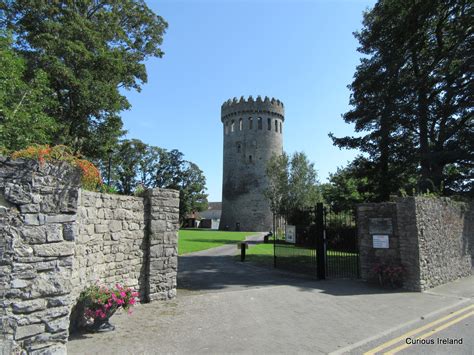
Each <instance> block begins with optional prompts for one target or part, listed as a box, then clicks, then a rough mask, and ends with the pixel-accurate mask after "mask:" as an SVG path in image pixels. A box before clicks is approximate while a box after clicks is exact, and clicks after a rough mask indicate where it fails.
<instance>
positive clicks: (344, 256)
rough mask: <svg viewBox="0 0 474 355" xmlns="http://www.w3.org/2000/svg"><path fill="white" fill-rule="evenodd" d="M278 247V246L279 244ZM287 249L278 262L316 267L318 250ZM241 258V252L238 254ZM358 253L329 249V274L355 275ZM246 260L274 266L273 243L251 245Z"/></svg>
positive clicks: (301, 266) (299, 267)
mask: <svg viewBox="0 0 474 355" xmlns="http://www.w3.org/2000/svg"><path fill="white" fill-rule="evenodd" d="M277 248H278V246H277ZM284 248H288V249H287V250H286V251H285V250H284V249H280V253H281V255H280V256H279V257H278V258H277V264H278V263H279V264H280V265H281V266H282V267H284V268H286V267H288V269H293V268H294V269H308V270H309V271H311V270H314V271H315V270H316V269H315V267H316V266H315V260H316V259H315V254H316V251H315V250H312V251H310V250H309V249H306V248H298V247H295V246H293V245H285V246H284ZM236 258H240V253H239V254H238V255H237V256H236ZM357 258H358V256H357V254H355V253H349V252H341V251H332V250H329V251H328V254H327V268H328V270H327V272H328V276H353V275H356V274H357ZM245 260H246V261H250V262H253V263H256V264H260V265H266V266H273V244H272V243H269V244H258V245H256V246H253V247H250V248H249V249H248V250H247V252H246V257H245Z"/></svg>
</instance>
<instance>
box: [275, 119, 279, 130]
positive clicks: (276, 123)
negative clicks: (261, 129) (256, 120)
mask: <svg viewBox="0 0 474 355" xmlns="http://www.w3.org/2000/svg"><path fill="white" fill-rule="evenodd" d="M275 132H278V121H277V120H275Z"/></svg>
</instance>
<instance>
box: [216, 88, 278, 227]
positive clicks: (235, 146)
mask: <svg viewBox="0 0 474 355" xmlns="http://www.w3.org/2000/svg"><path fill="white" fill-rule="evenodd" d="M284 119H285V114H284V106H283V103H282V102H281V101H280V100H276V99H273V98H272V99H269V98H268V97H265V99H262V98H261V97H260V96H258V97H257V99H253V98H252V96H250V97H249V98H248V99H245V98H244V97H241V98H240V100H238V99H236V98H234V99H233V100H228V101H226V102H224V104H223V105H222V107H221V121H222V123H223V133H224V167H223V180H222V215H221V221H220V226H219V228H220V229H227V230H243V231H269V230H271V228H272V213H271V211H270V205H269V202H268V200H267V198H266V197H265V196H264V190H265V189H266V188H267V186H268V180H267V177H266V167H267V163H268V161H269V160H270V158H271V157H272V156H273V155H281V154H282V152H283V122H284Z"/></svg>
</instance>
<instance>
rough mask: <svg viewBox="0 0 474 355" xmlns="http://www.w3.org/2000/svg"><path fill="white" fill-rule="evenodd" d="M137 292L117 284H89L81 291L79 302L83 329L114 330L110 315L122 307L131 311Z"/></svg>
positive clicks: (96, 330)
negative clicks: (82, 311)
mask: <svg viewBox="0 0 474 355" xmlns="http://www.w3.org/2000/svg"><path fill="white" fill-rule="evenodd" d="M137 297H138V292H135V291H134V290H133V289H132V288H129V287H123V286H121V285H119V284H116V285H115V288H108V287H105V286H98V285H94V286H90V287H88V288H86V289H85V290H84V291H82V292H81V294H80V296H79V303H80V304H81V305H82V309H83V310H84V313H83V317H84V321H85V329H86V330H87V331H91V332H105V331H111V330H114V329H115V327H114V326H113V325H112V324H110V323H109V319H110V317H112V316H113V315H114V313H115V312H116V311H117V310H118V309H119V308H123V309H125V310H128V311H129V313H131V307H132V306H133V305H134V304H135V303H136V302H137Z"/></svg>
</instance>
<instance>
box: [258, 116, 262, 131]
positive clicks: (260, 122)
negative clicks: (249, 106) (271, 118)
mask: <svg viewBox="0 0 474 355" xmlns="http://www.w3.org/2000/svg"><path fill="white" fill-rule="evenodd" d="M262 125H263V123H262V117H259V118H258V129H262Z"/></svg>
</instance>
